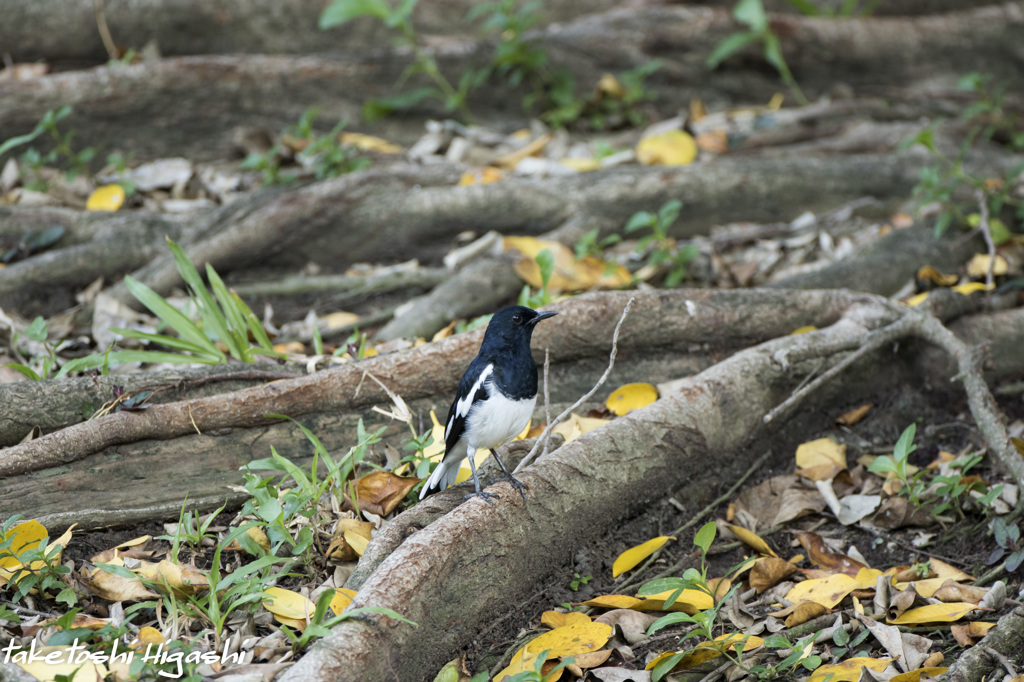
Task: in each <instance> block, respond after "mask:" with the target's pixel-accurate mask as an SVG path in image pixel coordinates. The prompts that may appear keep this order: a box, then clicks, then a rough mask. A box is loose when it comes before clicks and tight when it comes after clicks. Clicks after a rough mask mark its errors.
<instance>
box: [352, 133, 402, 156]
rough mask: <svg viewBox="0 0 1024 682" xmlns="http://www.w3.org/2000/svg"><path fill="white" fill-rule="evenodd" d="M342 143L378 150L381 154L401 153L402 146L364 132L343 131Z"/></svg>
mask: <svg viewBox="0 0 1024 682" xmlns="http://www.w3.org/2000/svg"><path fill="white" fill-rule="evenodd" d="M338 139H339V140H340V141H341V143H342V144H347V145H349V146H350V147H355V148H356V149H362V150H363V151H364V152H377V153H379V154H401V153H402V148H401V147H399V146H398V145H397V144H393V143H391V142H388V141H387V140H384V139H381V138H379V137H374V136H373V135H366V134H364V133H341V135H340V137H339V138H338Z"/></svg>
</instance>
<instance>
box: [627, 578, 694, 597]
mask: <svg viewBox="0 0 1024 682" xmlns="http://www.w3.org/2000/svg"><path fill="white" fill-rule="evenodd" d="M692 586H693V584H692V583H691V582H690V581H689V580H684V579H682V578H655V579H654V580H649V581H647V582H646V583H644V584H643V586H642V587H641V588H640V589H639V590H638V591H637V594H638V595H640V596H643V595H646V594H659V593H661V592H668V591H669V590H684V589H686V588H688V587H692Z"/></svg>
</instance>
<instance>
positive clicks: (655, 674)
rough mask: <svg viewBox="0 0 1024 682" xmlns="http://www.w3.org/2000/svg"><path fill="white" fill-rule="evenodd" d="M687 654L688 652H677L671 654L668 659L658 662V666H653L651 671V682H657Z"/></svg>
mask: <svg viewBox="0 0 1024 682" xmlns="http://www.w3.org/2000/svg"><path fill="white" fill-rule="evenodd" d="M687 653H689V652H687V651H679V652H676V653H674V654H672V655H671V656H669V657H668V658H666V659H663V660H662V661H659V662H658V665H656V666H654V670H652V671H651V680H652V682H659V680H661V678H663V677H665V675H667V674H669V673H670V672H671V671H672V668H674V667H676V664H677V663H679V661H680V660H682V658H683V656H685V655H686V654H687Z"/></svg>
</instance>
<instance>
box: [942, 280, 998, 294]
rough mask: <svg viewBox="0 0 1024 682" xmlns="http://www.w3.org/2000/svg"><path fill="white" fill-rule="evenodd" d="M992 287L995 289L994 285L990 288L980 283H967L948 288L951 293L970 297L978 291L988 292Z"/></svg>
mask: <svg viewBox="0 0 1024 682" xmlns="http://www.w3.org/2000/svg"><path fill="white" fill-rule="evenodd" d="M994 287H995V284H993V285H992V286H988V285H987V284H982V283H981V282H968V283H967V284H958V285H957V286H955V287H950V288H951V289H952V290H953V291H955V292H957V293H958V294H963V295H964V296H970V295H971V294H973V293H975V292H978V291H988V290H989V289H992V288H994Z"/></svg>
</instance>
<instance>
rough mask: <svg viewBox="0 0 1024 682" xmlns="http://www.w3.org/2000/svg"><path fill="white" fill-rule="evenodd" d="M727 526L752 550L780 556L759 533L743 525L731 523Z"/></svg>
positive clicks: (762, 554)
mask: <svg viewBox="0 0 1024 682" xmlns="http://www.w3.org/2000/svg"><path fill="white" fill-rule="evenodd" d="M727 528H728V529H729V530H730V531H732V533H733V534H734V535H735V536H736V537H738V538H739V539H740V540H741V541H742V542H743V544H745V545H746V546H747V547H750V548H751V549H752V550H754V551H755V552H757V553H758V554H760V555H761V556H778V554H776V553H775V550H773V549H772V548H771V547H769V546H768V543H767V542H765V541H764V539H762V538H761V536H759V535H758V534H757V533H755V532H753V531H751V530H747V529H746V528H744V527H743V526H736V525H729V526H727Z"/></svg>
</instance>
